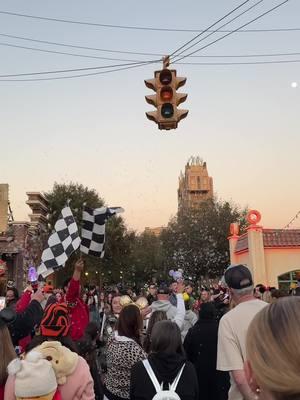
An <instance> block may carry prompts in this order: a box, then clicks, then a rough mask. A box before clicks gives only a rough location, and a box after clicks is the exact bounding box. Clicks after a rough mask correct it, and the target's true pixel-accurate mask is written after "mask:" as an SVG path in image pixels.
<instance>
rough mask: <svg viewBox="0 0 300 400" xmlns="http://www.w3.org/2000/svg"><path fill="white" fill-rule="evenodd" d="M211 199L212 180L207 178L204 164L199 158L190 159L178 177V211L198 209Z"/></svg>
mask: <svg viewBox="0 0 300 400" xmlns="http://www.w3.org/2000/svg"><path fill="white" fill-rule="evenodd" d="M212 198H213V179H212V178H211V177H210V176H208V172H207V166H206V162H204V161H203V160H202V159H201V158H200V157H191V158H190V159H189V160H188V162H187V164H186V166H185V171H184V173H183V172H181V173H180V176H179V187H178V209H179V210H187V209H189V208H194V207H199V206H200V205H201V203H202V202H203V201H205V200H208V199H212Z"/></svg>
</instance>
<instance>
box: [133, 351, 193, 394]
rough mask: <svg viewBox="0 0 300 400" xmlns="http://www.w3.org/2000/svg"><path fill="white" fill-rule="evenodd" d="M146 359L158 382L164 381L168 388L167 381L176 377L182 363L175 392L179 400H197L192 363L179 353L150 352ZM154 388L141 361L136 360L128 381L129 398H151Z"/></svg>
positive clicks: (154, 392) (171, 380) (165, 387)
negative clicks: (183, 366)
mask: <svg viewBox="0 0 300 400" xmlns="http://www.w3.org/2000/svg"><path fill="white" fill-rule="evenodd" d="M148 361H149V363H150V365H151V367H152V369H153V371H154V373H155V376H156V377H157V380H158V382H159V383H160V384H161V383H162V382H163V383H164V389H165V390H168V388H169V386H168V384H169V383H172V382H173V381H174V379H175V378H176V376H177V374H178V372H179V371H180V369H181V367H182V365H183V364H185V368H184V370H183V372H182V375H181V378H180V381H179V383H178V386H177V389H176V393H177V394H178V395H179V397H180V399H181V400H198V398H199V393H198V382H197V376H196V372H195V369H194V367H193V365H192V364H191V363H190V362H189V361H186V359H185V358H184V357H183V356H181V355H179V354H164V353H156V354H150V355H149V357H148ZM155 394H156V390H155V388H154V386H153V383H152V381H151V380H150V378H149V376H148V373H147V371H146V369H145V367H144V365H143V362H141V361H140V362H138V363H137V364H135V366H134V367H133V368H132V371H131V381H130V400H152V398H153V397H154V396H155Z"/></svg>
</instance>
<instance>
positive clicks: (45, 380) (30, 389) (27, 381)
mask: <svg viewBox="0 0 300 400" xmlns="http://www.w3.org/2000/svg"><path fill="white" fill-rule="evenodd" d="M7 370H8V373H9V374H10V375H15V395H16V397H38V396H45V395H48V394H50V393H52V392H55V391H56V389H57V381H56V377H55V373H54V370H53V368H52V365H51V363H50V362H49V361H47V360H45V359H43V356H42V354H41V353H38V352H37V351H31V352H30V353H28V355H27V356H26V359H25V360H19V359H18V358H17V359H15V360H13V361H12V362H11V363H10V364H9V365H8V368H7Z"/></svg>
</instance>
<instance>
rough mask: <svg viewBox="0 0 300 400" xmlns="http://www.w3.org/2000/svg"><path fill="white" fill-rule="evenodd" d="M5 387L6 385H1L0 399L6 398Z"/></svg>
mask: <svg viewBox="0 0 300 400" xmlns="http://www.w3.org/2000/svg"><path fill="white" fill-rule="evenodd" d="M4 387H5V385H0V400H4Z"/></svg>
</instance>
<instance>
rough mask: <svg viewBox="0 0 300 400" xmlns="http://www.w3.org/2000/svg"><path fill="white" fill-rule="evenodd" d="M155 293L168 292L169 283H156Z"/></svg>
mask: <svg viewBox="0 0 300 400" xmlns="http://www.w3.org/2000/svg"><path fill="white" fill-rule="evenodd" d="M157 294H170V288H169V285H168V284H167V283H166V282H162V283H160V284H159V285H158V289H157Z"/></svg>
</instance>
